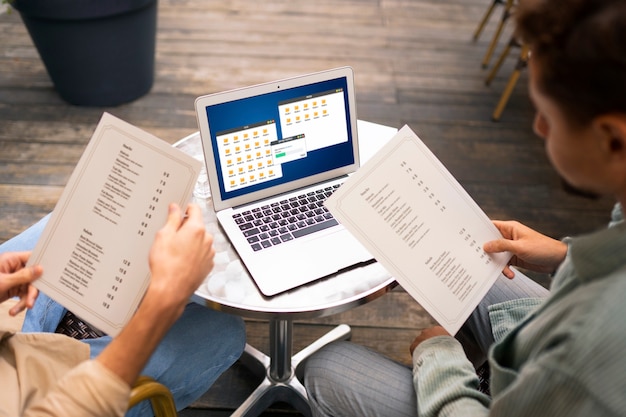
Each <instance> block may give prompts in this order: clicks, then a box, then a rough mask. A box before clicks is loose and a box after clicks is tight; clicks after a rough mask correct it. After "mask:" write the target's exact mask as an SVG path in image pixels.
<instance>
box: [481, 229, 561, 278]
mask: <svg viewBox="0 0 626 417" xmlns="http://www.w3.org/2000/svg"><path fill="white" fill-rule="evenodd" d="M493 224H495V226H496V227H497V228H498V230H500V233H502V236H503V239H497V240H492V241H490V242H487V243H485V245H484V246H483V249H484V250H485V252H487V253H496V252H511V253H512V254H513V258H511V261H510V262H509V264H510V265H513V266H519V267H521V268H525V269H529V270H531V271H536V272H544V273H552V272H554V271H555V270H556V268H557V267H558V266H559V265H560V264H561V262H563V260H564V259H565V256H566V255H567V245H566V244H565V243H563V242H561V241H559V240H556V239H552V238H551V237H548V236H545V235H542V234H541V233H539V232H536V231H534V230H533V229H531V228H529V227H527V226H524V225H523V224H521V223H519V222H516V221H506V222H503V221H498V220H494V222H493ZM502 272H503V273H504V275H505V276H506V277H507V278H513V277H514V276H515V273H514V272H513V270H512V269H511V268H509V267H506V268H505V269H504V271H502Z"/></svg>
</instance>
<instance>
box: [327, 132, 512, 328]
mask: <svg viewBox="0 0 626 417" xmlns="http://www.w3.org/2000/svg"><path fill="white" fill-rule="evenodd" d="M326 206H327V207H328V209H329V210H330V211H331V212H332V213H333V215H334V216H335V217H336V218H337V219H338V220H339V222H340V223H342V224H343V225H344V226H345V227H346V228H347V229H348V230H350V231H351V232H352V233H353V234H354V236H355V237H356V238H358V239H359V240H360V241H361V243H362V244H363V245H364V246H365V247H366V248H367V249H368V250H369V251H370V252H371V253H372V255H373V256H374V257H375V258H376V260H378V262H380V263H381V264H382V265H383V266H384V267H385V268H386V269H387V270H388V271H389V272H390V273H391V274H392V275H393V276H394V277H395V278H396V280H397V281H398V282H399V283H400V285H402V287H403V288H404V289H405V290H406V291H407V292H408V293H409V294H410V295H411V296H412V297H413V298H414V299H415V300H416V301H417V302H418V303H420V305H422V307H424V308H425V309H426V310H427V311H428V312H429V313H430V314H431V315H432V316H433V318H434V319H435V320H437V322H438V323H439V324H440V325H441V326H443V327H444V328H445V329H446V330H447V331H448V332H449V333H451V334H455V333H456V332H457V331H458V330H459V328H460V327H461V326H462V325H463V323H464V322H465V321H466V319H467V318H468V317H469V315H470V314H471V313H472V311H473V310H474V309H475V307H476V306H477V305H478V303H479V302H480V300H481V299H482V298H483V297H484V295H485V294H486V293H487V291H488V290H489V288H490V287H491V286H492V284H493V283H494V282H495V280H496V279H497V278H498V276H499V275H500V274H501V272H502V270H503V268H504V266H505V265H506V264H507V262H508V260H509V259H510V257H511V255H510V254H508V253H500V254H487V253H485V252H484V251H483V249H482V246H483V244H484V243H485V242H487V241H489V240H493V239H498V238H500V237H501V235H500V232H499V231H498V230H497V229H496V227H495V226H494V225H493V223H492V222H491V220H490V219H489V218H488V217H487V215H486V214H485V213H484V212H483V211H482V210H481V209H480V207H479V206H478V205H477V204H476V203H475V202H474V200H473V199H472V198H471V197H470V196H469V194H467V192H465V190H464V189H463V188H462V187H461V185H460V184H459V183H458V182H457V181H456V179H455V178H454V177H453V176H452V175H451V174H450V173H449V171H448V170H447V169H446V168H445V167H444V165H443V164H441V162H440V161H439V160H438V159H437V158H436V157H435V155H434V154H433V153H432V152H431V151H430V150H429V149H428V148H427V147H426V145H425V144H424V143H423V142H422V141H421V140H420V139H419V138H418V137H417V135H416V134H415V133H414V132H413V131H412V130H411V129H410V128H409V127H408V126H404V127H403V128H402V129H401V130H400V131H399V132H398V133H397V134H396V136H394V138H393V139H391V141H389V142H388V143H387V144H385V146H384V147H382V148H381V150H380V151H378V152H377V153H376V154H375V155H374V156H373V157H372V158H371V159H370V160H369V161H368V162H367V163H366V164H365V165H363V166H362V167H361V168H359V170H358V171H357V172H356V173H355V174H353V175H352V176H351V177H350V178H349V179H348V180H347V181H346V182H344V184H343V185H342V186H341V187H340V188H339V189H338V190H337V191H336V192H335V193H334V194H333V195H332V196H331V197H330V198H329V199H328V200H327V202H326Z"/></svg>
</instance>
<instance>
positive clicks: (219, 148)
mask: <svg viewBox="0 0 626 417" xmlns="http://www.w3.org/2000/svg"><path fill="white" fill-rule="evenodd" d="M195 108H196V116H197V118H198V127H199V130H200V136H201V138H202V146H203V149H204V155H205V161H206V165H207V167H206V168H207V174H208V177H209V184H210V187H211V195H212V197H213V205H214V207H215V211H216V213H217V218H218V220H219V222H220V224H221V226H222V228H223V229H224V232H225V234H226V235H227V236H228V238H229V239H230V241H231V243H232V245H233V246H234V248H235V250H236V251H237V253H238V254H239V256H240V258H241V260H242V262H243V264H244V265H245V267H246V268H247V269H248V272H249V273H250V276H251V277H252V279H253V280H254V281H255V283H256V285H257V287H258V288H259V290H260V291H261V293H263V294H264V295H266V296H272V295H276V294H278V293H281V292H284V291H287V290H290V289H293V288H295V287H298V286H301V285H303V284H307V283H309V282H312V281H314V280H317V279H320V278H323V277H326V276H329V275H332V274H335V273H337V272H338V271H341V270H344V269H347V268H350V267H353V266H355V265H358V264H360V263H363V262H368V261H371V260H372V259H373V258H372V255H371V254H370V253H369V252H368V251H367V250H366V249H365V248H364V247H363V246H362V245H361V244H360V243H359V242H358V241H357V240H356V238H354V237H353V236H352V235H351V234H350V232H348V231H347V230H346V229H344V227H343V226H341V225H340V224H338V223H337V221H336V220H334V219H333V218H332V216H331V215H330V213H328V211H327V210H326V209H325V207H324V206H323V205H322V201H323V199H324V197H325V196H327V195H329V194H330V192H332V191H333V189H334V188H333V187H337V186H338V185H339V184H341V183H342V182H343V180H344V179H345V178H346V176H347V175H348V174H350V173H352V172H354V171H355V170H356V169H357V168H358V166H359V146H358V140H357V116H356V103H355V95H354V79H353V72H352V69H351V68H349V67H343V68H336V69H332V70H328V71H322V72H318V73H314V74H307V75H302V76H298V77H294V78H289V79H284V80H280V81H275V82H270V83H265V84H260V85H254V86H250V87H245V88H240V89H236V90H231V91H226V92H222V93H216V94H210V95H206V96H202V97H198V98H197V99H196V101H195Z"/></svg>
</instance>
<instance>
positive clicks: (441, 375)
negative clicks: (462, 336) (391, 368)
mask: <svg viewBox="0 0 626 417" xmlns="http://www.w3.org/2000/svg"><path fill="white" fill-rule="evenodd" d="M413 385H414V387H415V392H416V394H417V404H418V406H417V409H418V410H417V411H418V413H417V414H418V416H420V417H430V416H456V415H458V416H463V417H468V416H486V415H488V414H489V404H490V399H489V397H488V396H487V395H485V394H483V393H481V392H480V391H479V390H478V385H479V381H478V376H477V375H476V372H475V370H474V367H473V366H472V364H471V362H470V361H469V360H468V359H467V357H466V356H465V352H464V351H463V347H462V346H461V344H460V343H459V342H458V341H457V340H456V339H455V338H453V337H452V336H438V337H433V338H431V339H428V340H426V341H424V342H422V343H420V344H419V346H418V347H417V348H416V349H415V351H414V352H413Z"/></svg>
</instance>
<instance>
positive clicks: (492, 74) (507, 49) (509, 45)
mask: <svg viewBox="0 0 626 417" xmlns="http://www.w3.org/2000/svg"><path fill="white" fill-rule="evenodd" d="M514 46H519V44H518V43H517V41H516V40H515V38H513V37H512V38H511V40H509V42H508V43H507V44H506V47H505V48H504V49H503V50H502V53H501V54H500V57H499V58H498V60H497V61H496V63H495V65H494V66H493V68H492V69H491V71H489V75H488V76H487V78H485V85H487V86H488V85H489V84H491V82H492V81H493V79H494V78H495V76H496V74H497V73H498V71H499V70H500V67H501V66H502V64H503V63H504V60H505V59H506V58H507V56H508V55H509V52H510V51H511V48H512V47H514Z"/></svg>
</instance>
